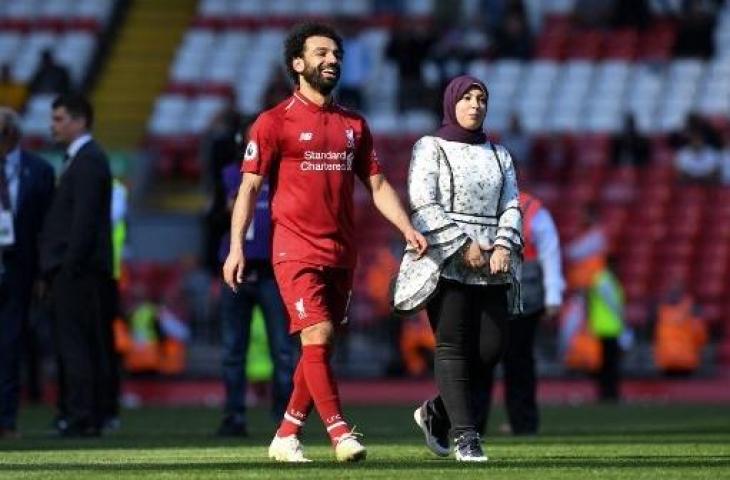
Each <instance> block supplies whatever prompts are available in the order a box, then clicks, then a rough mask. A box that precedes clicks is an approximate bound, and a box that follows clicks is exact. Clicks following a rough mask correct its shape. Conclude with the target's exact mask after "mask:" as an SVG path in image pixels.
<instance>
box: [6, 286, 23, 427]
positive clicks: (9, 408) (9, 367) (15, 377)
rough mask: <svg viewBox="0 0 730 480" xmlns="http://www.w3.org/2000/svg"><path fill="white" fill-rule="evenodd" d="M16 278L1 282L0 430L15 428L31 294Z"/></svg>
mask: <svg viewBox="0 0 730 480" xmlns="http://www.w3.org/2000/svg"><path fill="white" fill-rule="evenodd" d="M18 283H19V282H17V281H6V282H4V284H2V285H0V429H8V430H15V428H16V426H17V425H16V421H17V417H18V407H19V405H20V363H21V357H22V347H23V329H24V326H25V324H26V323H27V317H28V303H29V300H30V293H29V292H28V291H27V290H28V289H27V288H23V287H21V286H20V285H18Z"/></svg>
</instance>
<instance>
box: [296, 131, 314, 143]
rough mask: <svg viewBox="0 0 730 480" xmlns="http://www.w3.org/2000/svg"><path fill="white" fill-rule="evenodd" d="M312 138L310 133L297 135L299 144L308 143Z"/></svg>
mask: <svg viewBox="0 0 730 480" xmlns="http://www.w3.org/2000/svg"><path fill="white" fill-rule="evenodd" d="M312 137H314V135H313V134H312V132H302V133H300V134H299V141H300V142H309V141H311V140H312Z"/></svg>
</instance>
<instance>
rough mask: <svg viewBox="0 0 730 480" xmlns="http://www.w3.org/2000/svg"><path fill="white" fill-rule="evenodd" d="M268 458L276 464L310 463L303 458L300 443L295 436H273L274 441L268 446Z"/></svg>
mask: <svg viewBox="0 0 730 480" xmlns="http://www.w3.org/2000/svg"><path fill="white" fill-rule="evenodd" d="M269 458H270V459H272V460H276V461H277V462H295V463H302V462H311V460H309V459H308V458H304V451H303V450H302V442H300V441H299V439H298V438H297V436H296V435H289V436H287V437H280V436H278V435H274V439H273V440H272V441H271V445H269Z"/></svg>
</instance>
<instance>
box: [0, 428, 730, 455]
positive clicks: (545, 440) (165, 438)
mask: <svg viewBox="0 0 730 480" xmlns="http://www.w3.org/2000/svg"><path fill="white" fill-rule="evenodd" d="M270 441H271V437H270V436H269V435H266V436H264V435H255V436H251V437H248V438H241V439H223V438H220V437H216V436H213V435H210V434H203V433H199V432H189V433H184V432H179V431H178V432H174V433H171V432H156V433H151V432H139V433H138V432H124V433H121V432H120V433H116V434H113V435H110V436H107V437H102V438H89V439H63V438H57V437H51V436H49V435H44V434H31V435H26V436H25V437H23V438H20V439H16V440H0V452H23V451H65V450H79V449H83V450H125V449H135V450H137V449H147V450H158V449H170V448H251V447H260V448H262V449H265V448H266V446H267V445H268V444H269V442H270ZM304 441H305V442H306V443H307V444H308V445H311V446H325V445H326V440H325V438H324V437H323V436H322V435H320V434H318V433H315V434H313V435H307V436H305V437H304ZM367 441H368V442H367V443H368V445H371V446H375V445H395V444H397V445H403V444H411V445H414V446H418V445H421V444H422V442H423V439H422V437H420V436H417V435H415V434H412V433H405V434H404V433H401V434H400V435H389V434H388V435H383V434H378V433H373V434H368V435H367ZM485 441H486V443H487V445H493V446H504V447H511V446H530V445H536V446H537V445H539V446H563V445H580V446H591V445H595V446H599V445H600V446H603V445H606V446H608V445H617V446H630V445H645V444H652V445H679V444H685V443H691V444H696V445H726V444H730V433H728V430H726V429H720V428H718V429H706V430H699V429H687V430H671V431H656V430H654V431H650V432H649V431H647V432H636V431H628V432H612V433H606V432H594V433H592V434H589V433H587V432H586V433H585V434H579V435H576V434H567V435H540V436H537V437H505V436H488V437H486V438H485Z"/></svg>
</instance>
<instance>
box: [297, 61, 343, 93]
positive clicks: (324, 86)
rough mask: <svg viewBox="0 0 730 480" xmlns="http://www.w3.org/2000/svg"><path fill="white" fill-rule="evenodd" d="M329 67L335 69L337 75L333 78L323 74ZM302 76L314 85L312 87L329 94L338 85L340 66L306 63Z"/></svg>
mask: <svg viewBox="0 0 730 480" xmlns="http://www.w3.org/2000/svg"><path fill="white" fill-rule="evenodd" d="M327 68H331V69H333V70H334V71H335V76H334V77H333V78H328V77H324V76H323V75H322V71H323V70H325V69H327ZM302 76H303V77H304V79H305V80H306V81H307V83H308V84H310V85H311V86H312V88H314V89H315V90H317V91H318V92H319V93H321V94H322V95H325V96H326V95H329V94H330V93H331V92H332V90H334V89H335V87H336V86H337V82H338V81H339V79H340V66H339V65H325V64H320V65H319V66H318V67H315V66H312V65H306V66H305V68H304V71H303V72H302Z"/></svg>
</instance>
